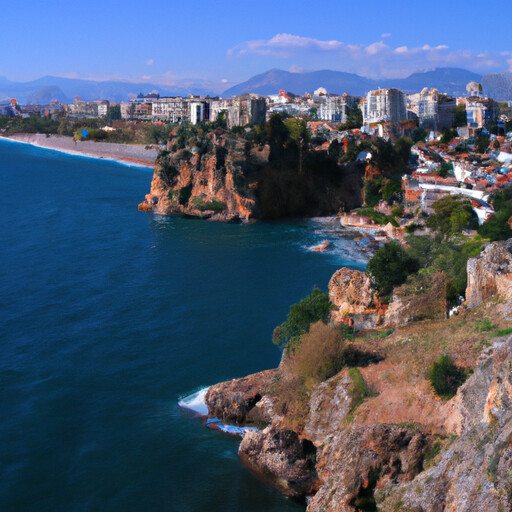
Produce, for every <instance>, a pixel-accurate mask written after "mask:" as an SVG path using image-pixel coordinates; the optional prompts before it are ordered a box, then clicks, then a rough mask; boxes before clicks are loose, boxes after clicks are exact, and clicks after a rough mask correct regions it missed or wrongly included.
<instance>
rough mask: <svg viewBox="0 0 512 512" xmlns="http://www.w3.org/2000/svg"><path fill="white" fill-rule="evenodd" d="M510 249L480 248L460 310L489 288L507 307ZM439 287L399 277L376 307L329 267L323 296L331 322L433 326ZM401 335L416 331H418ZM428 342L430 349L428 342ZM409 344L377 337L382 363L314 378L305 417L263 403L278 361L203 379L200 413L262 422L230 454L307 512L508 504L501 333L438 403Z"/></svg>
mask: <svg viewBox="0 0 512 512" xmlns="http://www.w3.org/2000/svg"><path fill="white" fill-rule="evenodd" d="M511 254H512V240H509V241H507V242H505V243H496V244H489V245H488V246H487V247H486V248H485V250H484V251H483V253H482V254H481V256H479V257H477V258H474V259H473V260H470V262H469V263H468V292H467V296H468V305H469V306H470V308H476V307H477V306H480V305H482V302H483V301H484V300H485V299H487V298H490V297H496V296H497V298H498V299H499V301H500V302H501V304H500V305H501V306H502V313H503V314H504V315H505V317H506V315H509V314H510V301H511V299H512V293H510V292H511V290H512V287H511V283H512V264H511V259H512V256H511ZM479 286H481V287H482V290H477V289H476V288H477V287H479ZM444 287H445V278H444V275H443V274H441V273H439V274H436V275H434V276H430V278H429V279H428V282H425V280H423V279H421V278H418V279H416V280H414V279H412V280H409V281H408V282H406V283H405V285H403V286H402V287H400V288H399V289H397V290H396V293H395V301H396V304H398V306H391V307H390V308H389V309H388V310H387V311H386V312H384V313H383V314H382V315H381V314H379V313H378V309H377V307H376V297H375V295H374V294H373V291H372V288H371V283H370V280H369V278H368V277H367V276H366V274H365V273H363V272H360V271H355V270H349V269H340V270H339V271H338V272H336V273H335V275H334V276H333V278H332V279H331V282H330V284H329V295H330V299H331V301H332V302H333V303H334V304H335V305H336V307H337V310H336V311H335V312H334V313H335V314H334V315H333V316H334V318H337V319H338V320H339V319H340V318H341V320H343V319H344V318H346V315H352V316H353V318H360V319H363V320H365V319H368V318H370V320H372V317H371V315H374V316H373V319H374V318H378V319H379V321H382V322H384V323H385V322H386V321H387V322H388V323H394V324H395V325H400V324H401V323H402V322H407V321H412V320H414V319H418V318H417V317H418V312H415V308H416V307H418V308H419V311H420V313H421V314H426V315H427V318H437V321H438V323H439V328H440V329H444V327H443V326H444V325H445V324H444V322H443V321H442V318H444V312H445V301H444V296H445V293H444ZM424 288H425V289H424ZM418 296H421V297H423V298H422V300H421V303H422V304H419V303H418ZM420 306H421V307H420ZM482 307H484V308H486V307H489V303H487V304H483V305H482ZM400 310H403V311H402V313H400ZM467 311H468V312H469V313H470V312H471V309H468V310H467ZM469 313H468V314H469ZM358 315H359V317H358ZM365 315H366V316H365ZM422 318H423V317H421V316H420V319H422ZM452 324H453V322H452ZM423 325H424V326H425V327H424V329H426V330H428V328H429V327H428V324H423ZM413 327H414V326H413ZM411 332H412V333H414V334H415V335H417V333H418V329H417V328H416V330H412V331H411ZM438 332H439V331H438ZM473 332H474V331H473ZM409 336H412V335H411V334H409ZM427 339H428V340H430V341H429V343H431V344H432V345H431V347H436V344H435V343H436V340H435V339H434V340H432V337H430V338H429V337H427ZM408 344H411V347H408V346H407V345H408ZM462 344H463V345H462V348H460V350H462V351H464V350H466V349H465V348H464V347H465V346H467V345H464V342H462ZM401 347H403V349H402V348H401ZM418 348H419V347H418V346H417V345H416V346H415V345H414V344H413V341H412V339H410V338H408V339H404V338H402V337H400V336H397V337H396V338H395V339H394V340H392V341H391V342H390V344H389V345H388V348H387V351H388V352H387V355H388V357H389V360H386V359H384V360H382V359H378V358H377V359H373V360H372V361H371V362H372V363H375V364H371V365H370V366H368V367H365V368H360V371H359V370H357V369H355V368H351V369H348V368H344V369H343V370H342V371H341V372H339V373H338V374H336V375H334V376H333V377H331V378H330V379H328V380H326V381H325V382H322V383H320V384H318V385H317V386H316V387H314V388H313V389H312V390H311V391H310V393H309V394H308V395H307V397H308V398H307V400H308V401H307V405H308V407H306V412H304V413H303V414H305V417H303V418H301V421H300V422H297V423H295V424H294V423H293V422H291V421H290V420H289V418H288V417H287V416H285V415H283V414H281V412H282V411H276V407H275V406H274V404H278V403H279V400H278V399H277V398H278V397H276V395H274V393H275V392H276V391H275V389H276V388H275V383H276V382H278V381H279V379H280V378H281V376H280V371H282V367H283V365H281V367H280V368H278V369H276V370H271V371H268V372H260V373H258V374H255V375H252V376H249V377H246V378H244V379H236V380H233V381H230V382H228V383H221V384H218V385H216V386H213V387H212V388H211V389H210V391H209V392H208V395H207V404H208V407H209V412H210V415H212V416H213V415H215V416H218V417H221V418H223V419H225V420H226V421H233V422H249V423H259V424H263V425H266V426H265V427H264V428H263V429H262V430H259V431H255V432H249V433H247V434H246V436H245V438H244V439H243V441H242V443H241V444H240V449H239V454H240V457H241V459H242V461H243V463H244V464H245V465H246V466H247V467H248V468H249V469H250V470H251V471H253V472H254V473H255V474H257V475H258V476H259V477H260V478H262V479H263V480H264V481H266V482H268V483H269V484H270V485H273V486H274V487H276V488H277V489H279V490H280V491H281V492H283V493H284V494H286V495H288V496H293V497H300V496H309V501H308V512H354V511H358V510H361V511H367V510H380V511H382V512H396V511H409V512H413V511H414V512H470V511H486V512H487V511H489V512H504V511H509V510H512V335H508V336H503V337H501V338H497V339H496V340H495V343H494V345H493V346H491V347H489V348H486V349H485V350H484V351H483V353H482V354H481V355H480V357H479V359H478V361H477V363H475V361H476V358H477V356H476V354H477V353H478V352H475V353H474V354H475V355H474V356H473V357H474V358H473V359H472V363H471V366H472V367H474V372H473V373H472V374H471V375H470V376H469V378H468V379H467V380H466V382H465V383H464V384H463V385H462V386H461V387H460V388H459V389H458V391H457V394H456V395H455V397H454V398H452V399H451V400H449V401H444V400H441V399H440V398H439V397H437V396H436V395H435V394H434V393H433V391H432V389H431V387H430V385H429V383H428V381H427V379H426V375H425V374H426V368H425V367H422V366H423V365H424V361H423V360H422V359H421V357H424V355H425V354H426V352H423V356H420V357H416V358H413V359H412V360H411V361H412V362H413V365H414V367H404V366H403V364H402V354H404V355H405V354H407V353H408V354H409V357H411V354H412V355H414V351H416V350H418ZM401 350H404V352H400V351H401ZM422 350H423V348H422ZM390 351H392V352H397V351H398V352H399V353H398V354H391V355H390ZM393 355H394V356H395V357H394V358H393ZM459 357H464V355H463V354H462V355H461V356H459ZM428 364H429V363H427V365H428ZM409 400H413V401H416V402H418V404H419V405H418V406H414V404H412V403H411V404H409V403H406V402H407V401H409ZM363 402H364V403H363ZM279 407H281V405H280V406H279ZM294 425H295V426H294Z"/></svg>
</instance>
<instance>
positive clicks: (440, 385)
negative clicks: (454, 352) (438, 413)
mask: <svg viewBox="0 0 512 512" xmlns="http://www.w3.org/2000/svg"><path fill="white" fill-rule="evenodd" d="M428 378H429V380H430V384H432V387H433V388H434V391H435V392H436V394H437V395H439V396H441V397H443V398H452V397H453V396H454V395H455V393H456V392H457V389H458V388H459V386H460V385H461V384H463V383H464V381H465V380H466V378H467V374H466V371H465V370H464V369H463V368H460V367H458V366H457V365H456V364H455V363H454V362H453V360H452V358H451V357H450V356H449V355H447V354H443V355H442V356H441V357H440V358H439V360H438V361H437V362H435V363H434V364H433V365H432V366H431V367H430V368H429V369H428Z"/></svg>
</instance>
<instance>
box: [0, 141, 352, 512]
mask: <svg viewBox="0 0 512 512" xmlns="http://www.w3.org/2000/svg"><path fill="white" fill-rule="evenodd" d="M150 180H151V172H149V171H148V170H144V169H141V168H134V167H126V166H122V165H119V164H116V163H113V162H106V161H98V160H92V159H87V158H79V157H71V156H67V155H62V154H59V153H56V152H53V151H47V150H42V149H37V148H33V147H29V146H25V145H20V144H14V143H9V142H3V141H0V183H1V185H2V192H3V194H2V200H1V202H0V209H1V214H2V215H1V219H2V222H1V224H0V240H1V242H2V249H1V251H0V350H1V358H0V411H1V415H0V510H1V511H3V512H11V511H16V512H18V511H27V512H28V511H37V512H45V511H48V512H50V511H51V512H57V511H62V512H64V511H65V512H69V511H96V510H97V511H123V512H126V511H146V510H147V511H191V512H195V511H206V510H208V511H224V512H232V511H244V512H245V511H247V512H251V511H258V512H259V511H269V512H272V511H278V510H279V511H301V510H304V508H305V507H304V505H302V504H298V503H294V502H292V501H290V500H287V499H286V498H284V497H282V496H281V495H280V494H279V493H277V492H275V491H274V490H272V489H269V488H267V487H266V486H265V485H263V484H262V483H260V482H259V481H258V480H256V479H255V478H254V477H253V476H252V475H251V474H249V473H248V472H247V471H246V470H245V469H244V468H243V467H242V466H241V465H240V463H239V461H238V458H237V455H236V452H237V447H238V443H239V439H238V438H236V437H232V436H229V435H225V434H221V433H218V432H215V431H212V430H210V429H207V428H205V427H204V426H203V425H202V424H201V421H200V420H197V419H194V418H190V417H189V416H188V415H187V414H185V413H184V412H183V411H182V410H181V409H179V407H178V401H179V399H180V397H182V396H184V395H187V394H189V393H191V392H192V391H194V390H195V389H198V388H199V387H202V386H205V385H209V384H212V383H215V382H218V381H221V380H225V379H230V378H234V377H238V376H242V375H246V374H248V373H251V372H255V371H259V370H262V369H266V368H269V367H273V366H275V365H276V364H277V363H278V360H279V352H278V351H277V350H276V348H275V347H273V345H272V343H271V334H272V330H273V328H274V326H275V325H277V324H278V323H280V322H281V321H282V320H283V319H284V318H285V316H286V313H287V311H288V307H289V305H290V304H291V303H293V302H296V301H297V300H298V299H300V298H301V297H303V296H305V295H307V294H308V293H309V292H310V291H311V288H312V286H313V285H315V284H316V285H318V286H320V287H322V288H324V289H325V288H326V286H327V283H328V280H329V278H330V276H331V275H332V273H333V272H334V271H335V270H336V269H337V268H339V267H340V266H341V265H342V264H343V263H347V262H349V261H343V260H344V259H348V260H350V246H349V245H348V244H347V243H344V242H340V241H339V240H338V241H337V242H336V244H337V247H338V248H340V251H338V252H336V253H334V254H332V253H331V254H318V253H311V252H308V251H307V250H306V247H307V246H308V245H312V244H314V243H316V242H318V241H319V240H320V239H323V238H325V237H329V236H330V237H331V238H333V237H334V238H335V235H333V234H332V233H331V232H330V231H329V229H327V231H326V229H325V226H320V227H319V226H318V225H316V224H313V223H311V222H296V223H274V224H269V223H257V224H252V225H226V224H217V223H210V222H204V221H197V220H185V219H176V218H163V217H158V216H154V215H147V214H142V213H140V212H138V211H137V208H136V206H137V203H138V202H140V200H141V199H142V198H143V196H144V194H145V193H146V192H147V191H148V189H149V184H150ZM334 238H333V239H334ZM347 255H348V256H347Z"/></svg>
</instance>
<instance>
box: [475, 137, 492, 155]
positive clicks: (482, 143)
mask: <svg viewBox="0 0 512 512" xmlns="http://www.w3.org/2000/svg"><path fill="white" fill-rule="evenodd" d="M489 143H490V138H489V135H480V136H479V137H478V139H477V140H476V151H477V153H480V154H482V153H485V152H486V151H487V149H488V147H489Z"/></svg>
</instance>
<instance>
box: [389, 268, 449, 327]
mask: <svg viewBox="0 0 512 512" xmlns="http://www.w3.org/2000/svg"><path fill="white" fill-rule="evenodd" d="M446 309H447V302H446V276H445V274H444V273H443V272H437V273H436V274H434V275H428V276H420V275H412V276H409V278H408V279H407V282H406V283H405V284H403V285H401V286H399V287H398V288H395V290H394V292H393V299H392V301H391V303H390V304H389V307H388V309H387V311H386V314H385V317H384V322H383V323H384V326H385V327H400V326H403V325H407V324H408V323H410V322H415V321H419V320H443V319H445V318H446Z"/></svg>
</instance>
